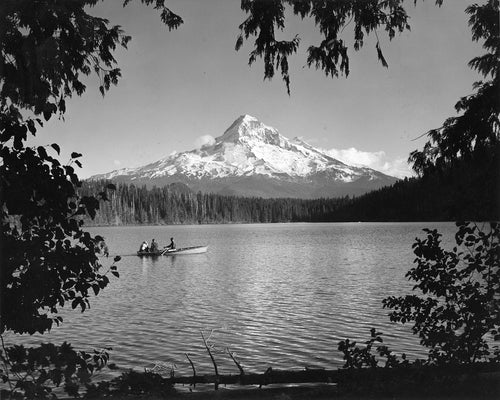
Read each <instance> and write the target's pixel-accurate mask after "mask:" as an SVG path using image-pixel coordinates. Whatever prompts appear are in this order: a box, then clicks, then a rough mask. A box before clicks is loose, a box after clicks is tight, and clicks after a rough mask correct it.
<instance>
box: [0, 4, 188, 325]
mask: <svg viewBox="0 0 500 400" xmlns="http://www.w3.org/2000/svg"><path fill="white" fill-rule="evenodd" d="M98 2H99V0H75V1H66V0H36V1H33V0H5V1H2V2H0V27H1V28H0V156H1V160H2V161H1V163H0V214H1V224H2V231H1V236H0V265H1V281H0V285H1V286H0V296H1V304H2V308H1V320H0V333H3V332H4V331H5V330H13V331H14V332H17V333H29V334H32V333H34V332H41V333H43V332H45V331H47V330H50V329H51V327H52V325H53V324H54V323H56V324H59V323H60V322H61V321H62V319H61V317H59V316H56V314H57V312H58V309H59V308H60V307H63V306H64V305H65V304H66V303H69V304H71V306H72V307H73V308H77V307H79V308H80V309H81V310H82V311H84V310H85V309H87V308H88V307H89V300H88V297H89V294H90V293H91V292H93V293H94V294H98V293H99V292H100V290H102V289H103V288H104V287H106V286H107V284H108V283H109V279H108V277H107V276H106V274H105V273H104V274H103V273H102V272H101V271H100V269H101V264H100V262H99V257H98V255H99V254H100V253H103V252H104V253H107V250H106V247H105V245H104V244H103V243H104V240H103V238H102V237H99V236H96V237H92V236H91V235H90V234H89V233H88V232H84V231H83V230H82V225H83V220H82V217H83V216H84V215H89V216H90V217H91V218H94V217H95V215H96V210H97V209H98V208H99V199H106V198H107V194H106V193H107V192H106V190H104V191H102V192H101V193H99V195H98V196H97V197H95V196H83V197H80V196H79V194H78V192H77V188H78V187H80V185H81V183H80V181H79V179H78V176H77V174H76V171H75V168H76V167H81V166H82V164H81V162H80V160H79V158H80V157H81V156H82V154H80V153H78V152H73V153H71V157H70V160H69V161H68V162H67V163H66V164H64V163H62V162H61V161H60V160H59V159H58V157H57V156H59V154H60V151H61V149H60V147H59V145H58V144H57V143H53V144H51V145H47V146H38V147H37V148H30V147H27V146H26V141H27V139H28V134H31V135H36V134H37V131H38V130H39V129H40V128H41V127H43V123H44V120H45V121H48V120H50V118H52V117H53V116H54V115H56V114H59V115H60V116H62V115H63V114H64V113H65V111H66V99H67V98H68V97H71V96H72V95H73V94H74V93H76V94H77V95H81V94H82V93H83V92H84V91H85V89H86V87H85V84H84V83H83V80H84V77H86V76H88V75H90V74H92V73H94V74H95V75H96V76H97V77H98V79H99V81H100V86H99V90H100V91H101V93H102V94H103V95H104V93H105V92H106V91H107V90H109V88H110V86H111V85H116V84H117V82H118V78H119V77H120V76H121V74H120V70H119V68H117V67H116V60H115V58H114V56H113V53H114V51H115V50H116V48H117V47H118V46H122V47H126V46H127V43H128V42H129V40H130V37H129V36H127V35H125V33H124V32H123V30H122V29H121V27H120V26H117V25H115V26H111V25H110V23H109V21H108V20H106V19H104V18H100V17H96V16H93V15H91V14H90V12H89V8H91V7H92V6H94V5H96V4H97V3H98ZM141 2H142V3H143V4H146V5H152V6H153V7H154V8H155V9H157V10H159V12H160V14H161V18H162V20H163V22H164V23H165V24H166V25H167V26H168V27H169V28H170V29H174V28H177V27H178V26H179V25H180V24H181V23H182V19H181V18H180V17H178V16H177V15H176V14H174V13H173V12H172V11H171V10H170V9H168V8H167V7H166V6H165V2H164V1H162V0H156V1H153V0H141ZM128 3H129V1H128V0H126V1H124V3H123V4H124V6H125V5H127V4H128ZM55 153H57V156H56V154H55ZM108 189H113V186H112V185H111V186H110V187H108ZM116 261H117V260H116V259H115V262H116ZM109 271H110V272H111V274H113V275H115V276H118V275H119V274H118V272H117V269H116V265H114V264H113V265H112V266H111V267H110V268H109Z"/></svg>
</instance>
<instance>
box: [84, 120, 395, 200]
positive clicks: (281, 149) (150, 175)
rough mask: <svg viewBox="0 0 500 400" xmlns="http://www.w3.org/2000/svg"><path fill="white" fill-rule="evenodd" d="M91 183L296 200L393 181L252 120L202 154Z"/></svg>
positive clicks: (181, 155)
mask: <svg viewBox="0 0 500 400" xmlns="http://www.w3.org/2000/svg"><path fill="white" fill-rule="evenodd" d="M91 179H94V180H96V179H111V180H113V181H117V182H130V183H134V184H139V185H143V184H146V185H147V186H150V187H151V186H153V185H155V186H163V185H166V184H169V183H173V182H183V183H185V184H187V185H188V186H189V187H190V188H191V189H192V190H194V191H198V190H200V191H202V192H214V193H220V194H231V195H240V196H259V197H299V198H315V197H334V196H344V195H347V194H349V195H359V194H362V193H365V192H367V191H370V190H374V189H377V188H380V187H382V186H386V185H389V184H392V183H394V182H395V181H396V178H393V177H390V176H388V175H385V174H383V173H381V172H378V171H375V170H373V169H370V168H363V167H355V166H350V165H346V164H344V163H342V162H340V161H338V160H336V159H335V158H333V157H331V156H330V155H328V154H327V153H326V152H325V151H323V150H320V149H317V148H314V147H313V146H310V145H309V144H307V143H305V142H303V141H302V140H300V139H298V138H295V139H292V140H290V139H287V138H286V137H284V136H282V135H281V134H279V133H278V131H277V130H276V129H274V128H272V127H269V126H266V125H264V124H263V123H262V122H260V121H258V120H257V119H256V118H254V117H252V116H250V115H243V116H241V117H239V118H238V119H236V121H234V122H233V123H232V124H231V126H230V127H229V128H228V129H227V130H226V131H225V132H224V134H223V135H222V136H219V137H217V138H216V139H215V142H214V143H212V144H209V145H205V146H203V147H201V148H200V149H196V150H192V151H186V152H183V153H176V154H173V155H170V156H169V157H166V158H163V159H161V160H159V161H156V162H154V163H152V164H148V165H145V166H143V167H138V168H123V169H119V170H116V171H113V172H110V173H107V174H102V175H95V176H93V177H92V178H91Z"/></svg>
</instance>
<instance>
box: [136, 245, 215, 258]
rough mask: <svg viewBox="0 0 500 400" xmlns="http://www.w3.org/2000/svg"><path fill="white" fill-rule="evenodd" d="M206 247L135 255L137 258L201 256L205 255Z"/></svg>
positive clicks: (182, 248)
mask: <svg viewBox="0 0 500 400" xmlns="http://www.w3.org/2000/svg"><path fill="white" fill-rule="evenodd" d="M207 250H208V246H192V247H180V248H178V249H174V250H170V249H164V250H156V251H140V250H139V251H138V252H137V255H138V256H139V257H158V256H173V255H181V254H201V253H206V252H207Z"/></svg>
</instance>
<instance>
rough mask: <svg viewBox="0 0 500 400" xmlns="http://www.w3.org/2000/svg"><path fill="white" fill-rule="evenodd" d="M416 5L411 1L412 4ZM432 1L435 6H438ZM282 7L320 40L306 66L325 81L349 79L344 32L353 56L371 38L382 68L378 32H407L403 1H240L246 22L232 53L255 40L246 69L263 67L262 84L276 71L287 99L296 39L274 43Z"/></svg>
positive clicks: (282, 23) (283, 12)
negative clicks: (309, 21) (258, 62)
mask: <svg viewBox="0 0 500 400" xmlns="http://www.w3.org/2000/svg"><path fill="white" fill-rule="evenodd" d="M415 3H416V1H415ZM441 3H442V0H437V1H436V4H439V5H440V4H441ZM287 6H288V7H290V8H291V12H293V14H295V15H298V16H300V17H301V18H302V19H305V18H311V19H312V20H313V21H314V23H315V25H316V26H317V27H318V29H319V31H320V33H321V35H322V36H323V38H322V40H321V42H320V43H319V44H317V45H310V46H309V48H308V50H307V54H308V55H307V65H308V66H309V67H310V66H312V65H314V66H315V67H316V68H317V69H321V70H323V71H324V73H325V74H326V75H327V76H331V77H334V76H335V77H338V76H339V75H345V76H348V75H349V56H348V50H349V39H347V38H346V35H345V34H344V30H345V28H347V26H349V25H350V24H351V23H352V24H353V25H352V32H353V38H352V43H353V45H352V46H353V48H354V50H356V51H358V50H360V49H361V48H362V47H363V44H364V41H365V37H366V36H369V35H370V34H371V33H374V34H375V35H376V39H377V41H376V45H375V48H376V52H377V57H378V59H379V61H380V62H381V64H382V65H383V66H384V67H387V66H388V64H387V61H386V60H385V57H384V55H383V52H382V49H381V46H380V41H379V38H378V34H377V31H378V30H379V29H380V30H383V31H385V32H386V33H387V35H388V37H389V40H392V39H393V38H394V37H395V35H396V33H401V32H403V31H405V30H409V29H410V26H409V23H408V15H407V13H406V10H405V8H404V7H403V0H396V1H394V0H391V1H385V0H384V1H380V0H351V1H345V0H330V1H315V0H314V1H313V0H306V1H303V0H272V1H268V0H242V1H241V9H242V10H243V11H245V12H246V13H247V14H249V16H248V17H247V19H246V20H245V21H243V22H242V23H241V24H240V31H241V33H240V35H239V36H238V38H237V41H236V50H239V49H240V48H241V46H242V45H243V42H244V40H248V39H249V38H250V37H255V42H254V49H253V50H252V51H251V52H250V56H249V60H248V63H249V65H251V64H253V63H254V62H255V61H256V60H257V58H262V59H263V61H264V79H271V78H272V77H273V76H274V72H275V69H279V70H280V72H281V76H282V78H283V80H284V82H285V85H286V88H287V91H288V93H290V75H289V66H288V57H289V56H290V55H292V54H293V53H296V52H297V50H298V48H299V44H300V38H299V36H298V35H295V36H294V37H293V38H292V39H291V40H281V41H280V40H277V39H276V32H277V31H283V30H284V28H285V15H286V10H287Z"/></svg>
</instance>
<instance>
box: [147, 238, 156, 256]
mask: <svg viewBox="0 0 500 400" xmlns="http://www.w3.org/2000/svg"><path fill="white" fill-rule="evenodd" d="M149 251H150V252H151V253H154V252H156V251H158V243H156V242H155V240H154V239H151V246H149Z"/></svg>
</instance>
